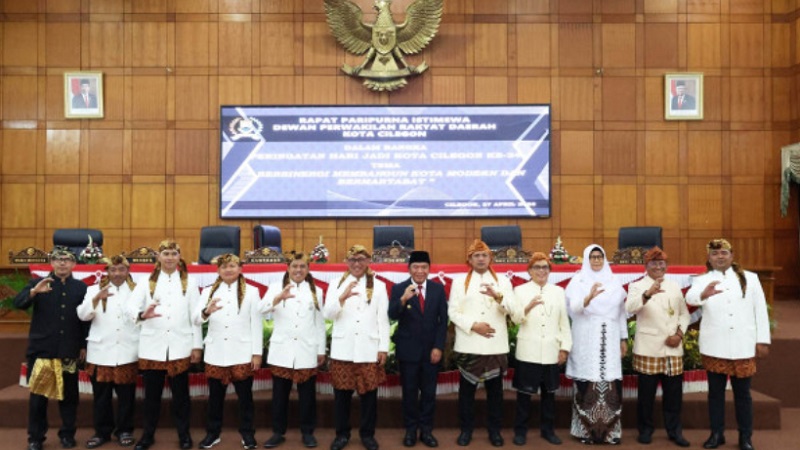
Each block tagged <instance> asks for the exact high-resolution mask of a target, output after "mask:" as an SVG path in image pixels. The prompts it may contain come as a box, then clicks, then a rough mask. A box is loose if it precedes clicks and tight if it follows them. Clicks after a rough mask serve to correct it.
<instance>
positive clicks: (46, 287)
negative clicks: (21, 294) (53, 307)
mask: <svg viewBox="0 0 800 450" xmlns="http://www.w3.org/2000/svg"><path fill="white" fill-rule="evenodd" d="M52 282H53V279H52V278H50V277H47V278H42V279H41V280H39V282H38V283H36V286H34V287H33V289H31V297H32V296H34V295H36V294H45V293H47V292H50V291H52V290H53V288H52V287H50V283H52Z"/></svg>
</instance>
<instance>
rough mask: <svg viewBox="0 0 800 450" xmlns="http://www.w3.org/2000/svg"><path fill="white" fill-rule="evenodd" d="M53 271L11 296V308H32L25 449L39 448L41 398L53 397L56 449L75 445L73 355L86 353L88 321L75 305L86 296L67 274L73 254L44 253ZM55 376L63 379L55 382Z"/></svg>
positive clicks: (43, 416)
mask: <svg viewBox="0 0 800 450" xmlns="http://www.w3.org/2000/svg"><path fill="white" fill-rule="evenodd" d="M50 264H51V265H52V266H53V271H52V272H51V273H50V274H49V275H48V276H47V277H45V278H34V279H32V280H31V281H30V282H29V283H28V285H27V286H25V288H23V289H22V290H21V291H20V292H19V294H17V296H16V297H15V298H14V306H16V307H17V308H19V309H28V308H30V307H31V306H33V315H32V316H31V328H30V334H29V337H28V350H27V352H26V353H25V356H26V358H27V361H28V382H29V385H30V389H31V393H30V399H29V401H28V450H41V449H42V443H43V442H44V440H45V434H46V433H47V399H48V398H53V399H57V400H58V410H59V412H60V413H61V422H62V425H61V428H60V429H59V430H58V437H59V438H60V440H61V447H63V448H72V447H75V419H76V416H77V412H78V398H79V397H78V368H77V363H78V360H79V359H84V358H85V356H86V336H87V335H88V331H89V324H88V322H82V321H81V320H80V319H79V318H78V313H77V308H78V305H80V304H81V302H82V301H83V297H84V296H85V295H86V284H84V283H83V282H82V281H80V280H76V279H75V278H73V277H72V268H73V267H75V255H74V254H72V253H70V251H69V250H68V249H67V248H66V247H56V248H55V249H53V251H52V253H50ZM57 378H61V379H62V380H63V384H61V385H60V386H59V384H58V383H57Z"/></svg>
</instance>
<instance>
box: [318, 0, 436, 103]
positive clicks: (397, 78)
mask: <svg viewBox="0 0 800 450" xmlns="http://www.w3.org/2000/svg"><path fill="white" fill-rule="evenodd" d="M391 5H392V0H375V5H374V9H375V11H377V14H378V15H377V17H376V19H375V23H373V24H368V23H364V22H363V20H362V15H363V12H362V11H361V8H360V7H359V6H358V5H356V4H355V3H353V2H352V1H350V0H325V12H326V14H327V16H328V26H329V27H330V29H331V33H332V34H333V35H334V37H336V40H337V41H339V43H340V44H342V46H344V48H345V50H347V51H348V52H350V53H353V54H356V55H363V54H364V53H366V54H367V55H366V56H365V57H364V61H363V62H362V63H361V64H359V65H358V66H356V67H350V66H349V65H347V64H344V65H343V66H342V71H344V72H345V73H347V74H348V75H351V76H358V77H362V78H364V85H365V86H367V87H368V88H370V89H372V90H373V91H393V90H395V89H399V88H401V87H403V86H405V85H406V84H408V81H406V77H408V76H411V75H418V74H421V73H422V72H424V71H425V70H426V69H427V68H428V64H427V63H425V61H423V62H422V64H420V65H418V66H413V65H410V64H408V63H407V62H406V60H405V58H404V55H408V54H416V53H419V52H420V51H422V49H424V48H425V46H427V45H428V43H429V42H430V41H431V39H433V37H434V36H435V35H436V31H437V30H438V29H439V22H441V21H442V8H443V7H444V0H416V1H415V2H413V3H412V4H411V5H409V6H408V8H407V9H406V20H405V22H404V23H402V24H399V25H397V24H395V23H394V20H393V19H392V11H391V9H390V8H391Z"/></svg>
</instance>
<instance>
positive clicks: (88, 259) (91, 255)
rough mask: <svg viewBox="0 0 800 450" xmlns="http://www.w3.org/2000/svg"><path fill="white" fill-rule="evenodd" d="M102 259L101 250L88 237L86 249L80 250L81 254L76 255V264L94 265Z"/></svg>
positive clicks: (90, 237)
mask: <svg viewBox="0 0 800 450" xmlns="http://www.w3.org/2000/svg"><path fill="white" fill-rule="evenodd" d="M102 257H103V250H101V249H100V247H99V246H98V245H97V244H95V243H94V242H93V241H92V236H91V235H90V236H89V243H88V244H86V248H84V249H83V250H81V254H80V255H78V262H80V263H82V264H96V263H97V262H98V261H100V259H101V258H102Z"/></svg>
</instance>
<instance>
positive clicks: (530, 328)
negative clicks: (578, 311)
mask: <svg viewBox="0 0 800 450" xmlns="http://www.w3.org/2000/svg"><path fill="white" fill-rule="evenodd" d="M537 295H541V296H542V300H543V301H544V303H543V304H541V305H537V306H536V307H535V308H533V309H531V310H530V312H528V314H527V315H525V307H526V306H528V303H530V302H531V300H533V298H534V297H536V296H537ZM514 296H515V297H516V298H517V302H518V303H519V307H518V308H517V311H516V313H515V314H514V316H513V317H512V319H513V320H514V323H518V324H519V332H518V333H517V351H516V358H517V359H518V360H520V361H525V362H530V363H538V364H557V363H558V352H559V351H561V350H564V351H565V352H569V351H571V350H572V332H571V331H570V326H569V315H568V314H567V300H566V297H565V296H564V289H562V288H561V287H559V286H556V285H554V284H545V285H544V286H539V285H538V284H536V283H534V282H533V281H530V282H528V283H525V284H523V285H520V286H517V287H516V288H514Z"/></svg>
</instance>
